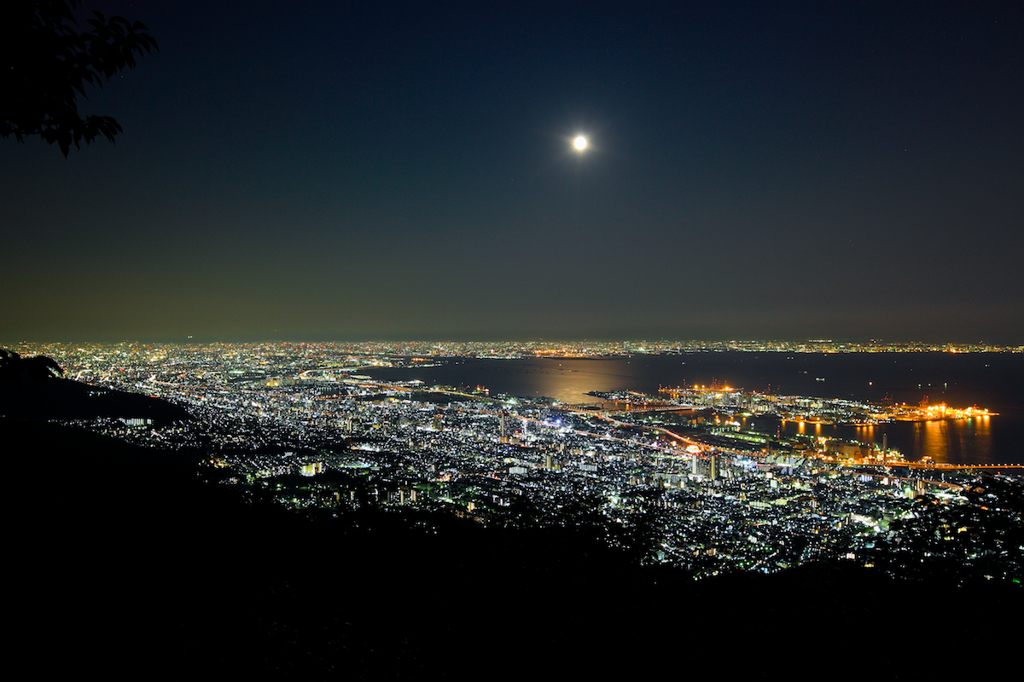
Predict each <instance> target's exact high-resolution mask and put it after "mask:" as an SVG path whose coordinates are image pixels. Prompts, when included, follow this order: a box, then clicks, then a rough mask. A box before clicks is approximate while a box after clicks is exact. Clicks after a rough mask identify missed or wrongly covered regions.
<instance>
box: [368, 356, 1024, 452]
mask: <svg viewBox="0 0 1024 682" xmlns="http://www.w3.org/2000/svg"><path fill="white" fill-rule="evenodd" d="M365 373H366V374H368V375H370V376H373V377H375V378H378V379H383V380H396V381H397V380H411V379H420V380H422V381H424V382H425V383H427V384H428V385H435V384H442V385H449V386H468V387H476V386H485V387H486V388H488V389H489V390H490V392H491V395H495V394H498V393H507V394H509V395H515V396H522V397H530V398H538V397H542V396H546V397H550V398H554V399H556V400H558V401H560V402H564V403H570V404H579V403H587V402H590V403H592V402H598V401H599V399H597V398H593V397H591V396H588V395H586V393H588V392H589V391H615V390H627V389H628V390H635V391H640V392H643V393H649V394H657V391H658V389H659V388H661V387H663V386H694V385H711V384H717V385H720V386H731V387H735V388H742V389H745V390H752V391H761V392H771V393H777V394H781V395H806V396H819V397H823V398H846V399H853V400H861V401H872V402H878V401H881V400H883V399H890V400H893V401H896V402H906V403H908V404H918V403H920V402H921V401H922V400H923V399H924V398H925V397H927V399H928V401H929V402H930V403H932V404H935V403H942V402H944V403H946V404H948V405H950V406H952V407H968V406H977V407H982V408H988V409H989V410H990V411H994V412H998V415H996V416H992V417H988V418H986V419H971V420H938V421H930V422H898V423H894V424H885V425H876V426H873V427H853V426H831V427H830V426H813V425H800V424H796V423H792V422H787V423H785V424H782V425H780V424H779V423H778V421H777V420H772V419H765V418H755V419H748V420H747V422H748V423H747V424H746V426H747V427H750V428H753V429H755V430H761V431H765V432H769V433H775V432H777V431H778V430H779V429H780V427H781V428H782V429H784V430H785V432H787V433H796V432H800V430H801V429H804V430H805V432H807V431H806V430H807V429H814V432H815V433H816V434H818V435H822V436H837V437H840V438H844V439H847V440H859V441H861V442H865V443H875V444H878V445H879V446H881V444H882V442H883V438H884V439H885V440H886V441H887V443H888V445H889V447H890V448H896V449H898V450H899V451H900V452H901V453H903V455H904V456H905V457H906V458H907V459H910V460H915V461H916V460H919V459H921V458H922V457H924V456H929V457H932V458H933V459H934V460H935V461H936V462H949V463H955V464H1024V453H1022V449H1021V443H1024V398H1022V396H1024V393H1022V389H1024V354H1021V353H823V354H814V353H751V352H692V353H682V354H678V355H636V356H631V357H609V358H525V359H514V360H498V359H483V358H450V359H447V360H445V361H444V363H443V364H439V365H437V366H433V367H409V368H371V369H366V370H365ZM750 422H752V423H750Z"/></svg>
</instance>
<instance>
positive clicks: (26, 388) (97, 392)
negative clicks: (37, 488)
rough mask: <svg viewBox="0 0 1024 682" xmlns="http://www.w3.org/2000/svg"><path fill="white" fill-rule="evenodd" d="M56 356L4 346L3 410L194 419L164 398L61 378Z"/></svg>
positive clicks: (0, 357) (0, 359)
mask: <svg viewBox="0 0 1024 682" xmlns="http://www.w3.org/2000/svg"><path fill="white" fill-rule="evenodd" d="M63 374H64V370H63V369H61V367H60V365H58V364H57V363H56V362H55V361H54V360H53V359H52V358H48V357H45V356H42V355H38V356H36V357H32V358H22V357H21V356H20V355H19V354H18V353H15V352H13V351H8V350H3V349H0V416H5V417H9V418H12V419H22V420H51V419H62V420H66V419H97V418H109V419H119V418H120V419H132V418H138V419H151V420H152V421H153V424H154V425H158V426H159V425H164V424H170V423H172V422H175V421H188V420H190V419H191V417H190V416H189V414H188V412H187V411H186V410H185V409H184V408H181V407H179V406H177V405H173V404H171V403H169V402H167V401H165V400H161V399H159V398H154V397H151V396H145V395H141V394H138V393H127V392H125V391H114V390H111V389H107V388H103V387H101V386H91V385H89V384H83V383H81V382H78V381H73V380H71V379H65V378H62V377H63Z"/></svg>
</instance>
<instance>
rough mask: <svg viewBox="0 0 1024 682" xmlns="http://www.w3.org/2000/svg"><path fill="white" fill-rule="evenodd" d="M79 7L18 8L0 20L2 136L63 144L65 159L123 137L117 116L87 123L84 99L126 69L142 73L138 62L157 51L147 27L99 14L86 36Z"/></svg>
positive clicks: (66, 1)
mask: <svg viewBox="0 0 1024 682" xmlns="http://www.w3.org/2000/svg"><path fill="white" fill-rule="evenodd" d="M78 5H79V2H78V0H37V1H36V2H27V3H19V4H18V5H16V6H15V7H14V8H13V9H8V10H6V11H5V12H4V14H3V16H2V19H0V26H2V28H0V56H2V62H0V92H3V97H2V98H0V135H3V136H4V137H11V136H14V138H15V139H17V140H18V141H19V142H24V141H25V139H27V138H29V137H31V136H33V135H38V136H40V137H41V138H42V139H44V140H46V141H47V142H48V143H50V144H54V143H56V144H58V145H59V146H60V150H61V152H63V154H64V156H65V157H66V156H67V155H68V151H69V150H70V149H71V145H72V144H74V145H75V148H80V147H81V144H82V142H83V141H84V142H85V143H86V144H88V143H90V142H92V141H93V140H95V139H96V138H97V137H100V136H103V137H105V138H107V139H108V140H110V141H111V142H113V141H114V136H115V135H117V134H118V133H120V132H122V130H121V126H120V124H119V123H118V122H117V121H116V120H114V119H113V118H112V117H110V116H98V115H92V114H90V115H87V116H82V115H81V114H80V113H79V111H78V97H79V95H81V96H82V97H84V98H86V99H88V96H87V94H86V85H87V84H88V85H94V86H98V87H103V82H104V81H106V80H110V78H111V77H113V75H114V74H115V73H117V72H118V71H120V70H122V69H124V68H125V67H127V68H129V69H131V68H135V64H136V61H135V57H136V54H137V55H139V56H141V55H142V54H143V53H151V52H152V51H153V50H155V49H158V47H157V44H156V40H154V39H153V37H152V36H150V35H149V34H148V33H147V32H146V31H147V28H146V26H145V25H144V24H142V23H141V22H138V21H136V22H135V23H132V22H129V21H128V20H127V19H125V18H124V17H117V16H115V17H111V18H110V19H107V18H106V17H104V16H103V15H102V14H101V13H99V12H93V18H92V19H90V20H89V21H88V24H89V27H90V29H89V30H86V31H82V32H79V31H78V30H77V26H78V23H77V21H76V20H75V18H74V15H73V9H74V8H75V7H77V6H78Z"/></svg>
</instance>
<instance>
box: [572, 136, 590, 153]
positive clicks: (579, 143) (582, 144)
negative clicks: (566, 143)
mask: <svg viewBox="0 0 1024 682" xmlns="http://www.w3.org/2000/svg"><path fill="white" fill-rule="evenodd" d="M572 146H573V147H576V149H578V150H580V151H583V150H584V149H586V148H587V138H585V137H583V136H582V135H580V136H579V137H577V138H576V139H575V140H573V141H572Z"/></svg>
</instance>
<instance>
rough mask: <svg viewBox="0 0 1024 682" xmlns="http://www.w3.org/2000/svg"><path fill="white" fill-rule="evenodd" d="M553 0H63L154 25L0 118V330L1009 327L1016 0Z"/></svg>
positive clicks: (173, 332)
mask: <svg viewBox="0 0 1024 682" xmlns="http://www.w3.org/2000/svg"><path fill="white" fill-rule="evenodd" d="M554 4H555V5H556V6H554V7H552V6H549V4H548V3H536V4H534V3H527V2H514V3H497V2H473V3H446V2H431V3H415V4H413V3H397V2H360V3H327V2H324V3H305V2H290V3H281V4H280V5H279V6H277V7H274V8H269V7H266V6H265V4H264V3H253V2H237V3H236V2H160V3H155V2H154V3H148V2H135V3H126V2H104V1H103V0H96V1H95V2H92V3H90V2H89V1H88V0H85V9H99V10H101V11H103V12H104V13H106V14H120V15H123V16H125V17H127V18H129V19H132V20H140V21H143V22H144V23H146V24H147V25H148V27H149V29H150V33H151V34H152V35H153V37H154V38H156V40H157V42H158V43H159V45H160V51H159V52H158V53H155V54H153V55H147V56H144V57H143V58H142V59H141V61H140V63H139V66H138V67H137V68H136V69H135V70H134V71H127V72H124V73H123V74H122V75H119V76H116V77H115V79H114V80H113V81H111V82H110V83H108V84H107V85H105V86H104V88H103V89H102V90H94V91H91V92H90V100H89V101H88V102H82V103H81V104H80V109H81V110H82V111H83V113H98V114H105V115H111V116H114V117H115V118H116V119H117V120H118V122H119V123H120V124H121V125H122V126H123V128H124V133H123V135H120V136H119V137H118V138H117V142H116V144H113V145H112V144H110V143H108V142H106V141H105V140H103V141H97V142H95V143H93V144H92V145H90V146H87V147H83V148H82V149H81V150H78V151H76V150H74V149H72V151H71V154H70V155H69V157H68V159H65V158H64V157H63V155H62V154H61V153H60V150H59V149H58V147H57V146H55V145H54V146H48V145H46V144H44V143H42V142H41V141H38V140H33V141H29V142H27V143H24V144H19V143H17V142H16V141H15V140H14V139H13V138H12V139H0V159H2V162H0V174H2V185H0V200H2V207H3V208H2V214H0V215H2V218H0V219H2V246H0V288H2V292H3V293H2V297H0V341H3V342H5V343H14V342H20V341H39V342H45V341H72V340H75V341H78V340H81V341H86V340H122V339H130V340H153V341H158V340H165V341H182V340H185V339H187V338H188V337H189V336H192V337H193V339H194V340H197V341H199V340H203V341H206V340H222V341H235V340H238V341H244V340H271V339H287V340H309V341H313V340H370V339H384V338H389V339H395V338H399V339H433V338H451V339H480V340H488V339H500V338H514V339H524V340H525V339H537V338H545V339H558V338H562V339H568V338H573V339H576V338H592V339H594V338H641V337H646V338H652V337H654V338H656V337H665V338H679V339H690V338H703V339H724V338H775V339H801V338H846V339H858V340H859V339H868V338H882V339H892V340H924V341H980V340H985V341H989V342H995V343H1024V312H1022V311H1024V275H1022V259H1024V5H1021V4H1020V3H1002V2H1001V3H991V4H989V5H987V6H983V7H981V8H979V7H976V6H975V3H967V2H962V3H961V2H956V3H948V4H947V3H941V2H938V3H914V4H909V3H889V2H877V3H848V4H840V5H839V6H838V7H837V6H834V5H836V3H825V2H808V3H760V2H759V3H749V4H748V3H725V2H722V3H719V2H714V3H710V2H708V3H686V4H685V5H684V3H674V2H673V3H650V4H637V3H615V4H604V3H596V2H589V3H580V4H570V3H554ZM893 5H897V6H893ZM578 134H582V135H585V136H587V138H588V139H589V141H590V147H589V148H588V149H587V150H585V151H584V152H583V153H578V152H576V151H575V150H574V149H573V147H572V139H573V137H575V136H576V135H578Z"/></svg>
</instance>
